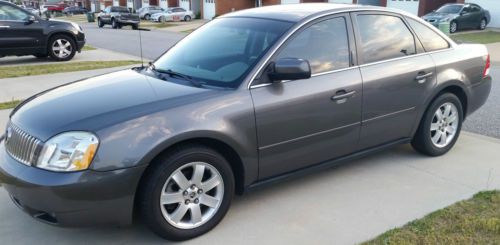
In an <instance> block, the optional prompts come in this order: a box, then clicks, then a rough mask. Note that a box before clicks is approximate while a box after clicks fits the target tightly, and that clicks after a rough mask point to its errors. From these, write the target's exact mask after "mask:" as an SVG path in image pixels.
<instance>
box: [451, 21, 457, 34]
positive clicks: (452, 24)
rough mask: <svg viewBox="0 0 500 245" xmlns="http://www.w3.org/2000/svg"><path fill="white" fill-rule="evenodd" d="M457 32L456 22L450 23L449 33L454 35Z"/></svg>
mask: <svg viewBox="0 0 500 245" xmlns="http://www.w3.org/2000/svg"><path fill="white" fill-rule="evenodd" d="M457 31H458V24H457V22H456V21H452V22H451V23H450V33H455V32H457Z"/></svg>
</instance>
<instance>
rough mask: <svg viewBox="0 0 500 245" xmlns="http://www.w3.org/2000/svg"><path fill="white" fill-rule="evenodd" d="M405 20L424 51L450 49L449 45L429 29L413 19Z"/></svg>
mask: <svg viewBox="0 0 500 245" xmlns="http://www.w3.org/2000/svg"><path fill="white" fill-rule="evenodd" d="M407 20H408V23H410V26H411V28H413V30H414V31H415V33H417V36H418V38H419V39H420V41H421V42H422V45H424V49H425V51H427V52H431V51H436V50H440V49H446V48H449V47H450V44H449V43H448V42H447V41H446V40H445V39H444V38H442V37H441V36H439V35H438V34H437V33H436V32H435V31H433V30H432V29H431V28H429V27H427V26H425V25H424V24H422V23H420V22H418V21H416V20H414V19H410V18H407Z"/></svg>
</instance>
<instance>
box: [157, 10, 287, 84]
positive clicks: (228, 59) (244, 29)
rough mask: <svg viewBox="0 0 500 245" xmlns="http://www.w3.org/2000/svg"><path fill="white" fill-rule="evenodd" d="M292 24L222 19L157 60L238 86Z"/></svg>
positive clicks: (164, 66)
mask: <svg viewBox="0 0 500 245" xmlns="http://www.w3.org/2000/svg"><path fill="white" fill-rule="evenodd" d="M291 25H292V23H289V22H282V21H275V20H266V19H254V18H220V19H215V20H212V21H210V22H209V23H207V24H205V25H204V26H203V27H201V28H200V29H198V30H197V31H195V32H193V33H192V34H190V35H189V36H187V37H186V38H184V39H182V41H180V42H179V43H177V44H176V45H175V46H174V47H172V48H171V49H170V50H169V51H168V52H167V53H166V54H165V55H163V56H162V57H160V58H159V59H158V60H157V61H156V62H155V63H154V65H155V67H156V68H157V69H159V70H169V69H170V70H172V71H175V72H178V73H182V74H185V75H189V76H191V77H193V78H196V79H197V80H201V81H203V82H206V83H208V84H209V85H214V86H222V87H233V88H234V87H237V86H239V85H240V83H241V82H242V78H243V77H244V76H245V75H246V74H248V72H249V71H250V70H251V69H252V68H253V67H254V66H255V64H256V63H257V62H258V61H259V60H260V59H261V57H262V56H263V55H264V54H265V53H266V52H267V51H268V49H269V48H270V47H271V46H272V45H273V44H274V43H275V42H276V40H277V39H278V38H279V37H280V36H281V35H283V33H284V32H285V31H287V30H288V29H289V28H290V27H291Z"/></svg>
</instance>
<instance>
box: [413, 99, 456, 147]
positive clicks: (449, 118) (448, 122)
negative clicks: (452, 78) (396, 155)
mask: <svg viewBox="0 0 500 245" xmlns="http://www.w3.org/2000/svg"><path fill="white" fill-rule="evenodd" d="M462 120H463V108H462V103H461V102H460V100H459V99H458V98H457V96H455V95H454V94H451V93H444V94H441V95H440V96H439V97H438V98H436V99H435V100H434V101H433V102H432V103H431V105H430V106H429V108H428V109H427V111H426V113H425V115H424V118H423V120H422V122H421V123H420V125H419V128H418V131H417V133H416V134H415V136H414V138H413V140H412V142H411V144H412V146H413V148H414V149H415V150H417V151H418V152H420V153H423V154H426V155H429V156H440V155H443V154H445V153H446V152H448V151H449V150H450V149H451V148H452V147H453V146H454V145H455V142H456V141H457V139H458V136H459V135H460V130H461V128H462Z"/></svg>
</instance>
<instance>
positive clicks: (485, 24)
mask: <svg viewBox="0 0 500 245" xmlns="http://www.w3.org/2000/svg"><path fill="white" fill-rule="evenodd" d="M487 25H488V22H487V21H486V18H483V19H482V20H481V22H480V23H479V27H478V29H479V30H484V29H486V26H487Z"/></svg>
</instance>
